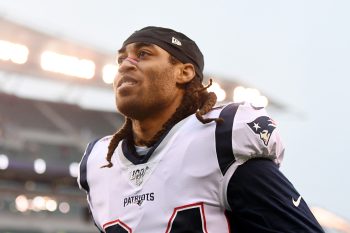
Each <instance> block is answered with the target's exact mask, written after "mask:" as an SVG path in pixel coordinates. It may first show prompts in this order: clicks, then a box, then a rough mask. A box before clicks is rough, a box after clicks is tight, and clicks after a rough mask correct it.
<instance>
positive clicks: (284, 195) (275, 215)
mask: <svg viewBox="0 0 350 233" xmlns="http://www.w3.org/2000/svg"><path fill="white" fill-rule="evenodd" d="M227 199H228V203H229V205H230V207H231V211H229V212H228V219H229V221H230V226H231V230H232V232H236V233H241V232H266V233H268V232H271V233H272V232H285V233H289V232H290V233H292V232H293V233H294V232H309V233H322V232H324V231H323V229H322V227H321V226H320V224H319V223H318V222H317V220H316V219H315V217H314V216H313V214H312V213H311V211H310V209H309V207H308V206H307V204H306V202H305V201H304V199H303V198H302V196H300V194H299V193H298V192H297V191H296V189H295V188H294V187H293V185H292V184H291V183H290V182H289V180H288V179H287V178H286V177H285V176H284V175H283V174H282V173H281V172H280V171H279V169H278V166H277V165H276V164H275V163H273V162H272V161H271V160H267V159H252V160H249V161H247V162H246V163H244V164H243V165H241V166H239V167H238V168H237V169H236V171H235V173H234V174H233V175H232V177H231V179H230V182H229V184H228V188H227Z"/></svg>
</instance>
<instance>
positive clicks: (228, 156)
mask: <svg viewBox="0 0 350 233" xmlns="http://www.w3.org/2000/svg"><path fill="white" fill-rule="evenodd" d="M239 105H240V104H230V105H227V106H226V107H225V108H224V109H223V110H222V111H221V113H220V116H219V117H220V118H222V119H223V120H224V122H222V123H218V124H217V125H216V129H215V143H216V154H217V157H218V162H219V166H220V170H221V172H222V174H223V175H225V173H226V171H227V169H228V167H229V166H230V165H231V164H232V163H233V162H235V156H234V155H233V151H232V126H233V121H234V118H235V116H236V112H237V109H238V107H239Z"/></svg>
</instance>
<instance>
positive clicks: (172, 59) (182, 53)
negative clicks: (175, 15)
mask: <svg viewBox="0 0 350 233" xmlns="http://www.w3.org/2000/svg"><path fill="white" fill-rule="evenodd" d="M118 63H119V72H118V75H117V77H116V79H115V80H114V90H115V93H116V102H117V107H118V109H119V110H120V112H121V113H123V114H124V115H125V122H124V125H123V126H122V127H121V128H120V129H119V130H118V132H116V133H115V134H114V135H113V137H112V139H111V142H110V144H109V146H108V153H107V157H106V160H107V161H108V164H107V165H105V166H103V167H112V166H113V164H112V162H111V159H112V156H113V153H114V151H115V149H116V148H117V146H118V144H119V142H120V141H121V140H123V139H125V140H126V144H127V145H128V146H129V148H131V149H135V148H134V133H133V125H132V119H134V120H143V119H145V118H147V117H148V119H154V118H152V117H159V113H160V112H161V111H163V113H164V110H165V111H168V113H169V112H172V114H171V115H169V116H167V118H166V121H165V123H164V124H163V125H162V128H161V129H160V130H159V131H158V132H157V133H156V134H155V135H154V136H153V137H152V138H151V139H150V140H148V141H144V142H143V143H142V144H144V145H146V146H152V145H154V144H155V143H156V142H157V141H158V140H159V138H161V137H162V136H163V135H164V134H165V133H166V132H167V131H168V130H169V129H170V128H171V127H172V126H174V125H175V124H176V123H177V122H179V121H181V120H182V119H184V118H186V117H187V116H189V115H191V114H194V113H195V115H196V117H197V119H198V120H199V121H200V122H202V123H203V124H206V123H209V122H212V121H215V122H220V121H222V119H220V118H219V119H218V118H204V117H203V115H204V114H206V113H208V112H209V111H210V110H211V109H212V107H213V106H214V105H215V103H216V95H215V94H214V93H213V92H208V91H207V88H208V87H209V86H210V85H211V80H210V84H209V85H208V86H206V87H204V86H203V84H202V81H203V67H204V59H203V55H202V53H201V51H200V50H199V48H198V46H197V45H196V43H195V42H194V41H192V40H191V39H189V38H188V37H187V36H185V35H184V34H182V33H180V32H176V31H174V30H172V29H167V28H161V27H146V28H143V29H141V30H139V31H136V32H134V33H133V34H132V35H131V36H130V37H129V38H128V39H126V40H125V42H124V43H123V46H122V48H121V49H120V50H119V51H118ZM152 113H154V115H152ZM150 117H151V118H150ZM135 153H136V152H135Z"/></svg>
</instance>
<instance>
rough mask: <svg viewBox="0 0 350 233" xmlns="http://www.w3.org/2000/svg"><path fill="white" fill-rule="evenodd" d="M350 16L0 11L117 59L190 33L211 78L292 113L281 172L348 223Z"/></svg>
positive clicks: (288, 11) (331, 12)
mask: <svg viewBox="0 0 350 233" xmlns="http://www.w3.org/2000/svg"><path fill="white" fill-rule="evenodd" d="M349 12H350V1H347V0H343V1H340V0H329V1H326V0H289V1H288V0H285V1H281V0H265V1H261V0H240V1H233V0H226V1H223V0H216V1H206V0H172V1H164V0H163V1H162V0H148V1H138V0H135V1H116V0H115V1H112V0H74V1H72V0H56V1H53V0H45V1H44V0H42V1H40V0H1V1H0V16H2V17H6V18H8V19H11V20H16V21H18V22H21V23H23V24H26V25H29V26H31V27H34V28H36V29H39V30H42V31H45V32H48V33H50V34H53V35H57V36H58V37H61V38H67V39H70V40H73V41H77V42H81V43H84V44H86V45H89V46H91V47H93V48H96V49H100V50H102V51H105V52H108V53H111V54H113V53H114V51H116V50H117V49H118V48H119V47H120V45H121V43H122V41H123V40H124V39H125V38H126V37H127V36H129V35H130V33H132V32H133V31H135V30H137V29H140V28H142V27H144V26H148V25H157V26H164V27H171V28H173V29H176V30H179V31H181V32H184V33H185V34H187V35H188V36H189V37H191V38H192V39H194V40H195V41H196V42H197V44H198V45H199V47H200V48H201V50H202V52H203V54H204V56H205V71H206V73H210V74H216V75H220V76H225V77H227V78H230V77H231V78H232V79H233V80H236V81H239V82H242V83H244V84H246V85H251V86H255V87H257V88H259V89H260V90H261V91H262V92H263V93H266V94H267V95H268V96H271V97H272V98H274V99H276V100H278V101H279V102H281V103H283V104H285V105H286V106H287V107H288V108H289V109H290V111H289V112H288V113H285V114H281V113H279V114H277V115H276V116H273V117H274V118H275V119H276V120H277V122H278V123H279V127H280V131H281V134H282V136H283V138H284V142H285V146H286V154H285V161H284V163H283V164H282V168H281V169H282V171H283V172H284V173H285V174H286V176H287V177H288V178H289V179H290V180H291V181H292V183H293V184H294V185H295V187H296V188H297V189H298V191H299V192H300V193H301V194H302V195H303V197H304V199H305V200H306V201H307V202H308V203H309V204H310V205H316V206H320V207H324V208H327V209H328V210H331V211H333V212H335V213H337V214H339V215H341V216H343V217H346V218H347V219H350V204H349V201H348V200H349V199H348V197H349V196H350V181H349V179H350V168H349V163H350V152H349V149H348V145H350V137H349V132H350V125H349V123H348V122H349V121H350V110H349V104H348V101H349V100H350V91H349V84H350V81H349V80H350V30H349V28H350V14H349ZM0 30H1V28H0Z"/></svg>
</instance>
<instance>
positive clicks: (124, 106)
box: [117, 101, 143, 119]
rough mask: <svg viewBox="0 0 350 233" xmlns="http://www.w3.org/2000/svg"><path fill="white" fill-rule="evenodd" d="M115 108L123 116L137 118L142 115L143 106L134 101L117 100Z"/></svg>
mask: <svg viewBox="0 0 350 233" xmlns="http://www.w3.org/2000/svg"><path fill="white" fill-rule="evenodd" d="M117 109H118V111H119V112H120V113H121V114H123V115H124V116H126V117H128V118H131V119H138V118H140V117H141V115H143V114H142V113H143V107H142V106H140V104H138V103H136V102H135V101H117Z"/></svg>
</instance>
